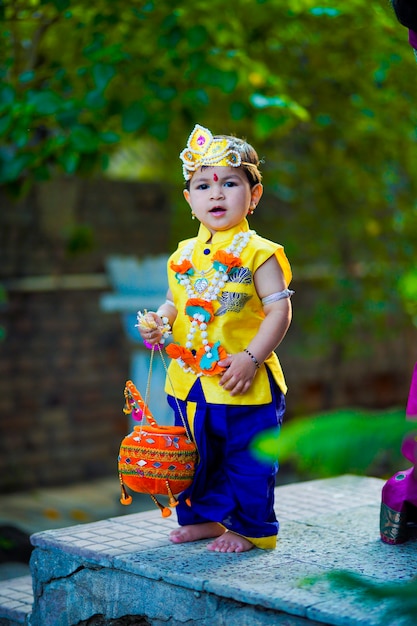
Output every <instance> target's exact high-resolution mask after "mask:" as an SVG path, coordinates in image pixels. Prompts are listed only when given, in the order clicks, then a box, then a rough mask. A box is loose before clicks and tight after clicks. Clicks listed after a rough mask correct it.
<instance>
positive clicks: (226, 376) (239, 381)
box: [219, 352, 257, 396]
mask: <svg viewBox="0 0 417 626" xmlns="http://www.w3.org/2000/svg"><path fill="white" fill-rule="evenodd" d="M219 365H220V366H221V367H226V368H227V369H226V370H225V371H224V372H223V374H222V376H221V379H220V385H221V386H222V387H223V388H224V389H225V390H226V391H229V392H230V395H231V396H237V395H239V394H241V395H242V394H244V393H246V392H247V391H248V389H249V388H250V386H251V384H252V382H253V379H254V378H255V375H256V371H257V367H256V365H255V364H254V363H253V362H252V361H251V360H250V359H248V355H247V354H246V353H245V352H238V353H236V354H231V355H229V356H228V357H227V358H226V359H223V360H222V361H219Z"/></svg>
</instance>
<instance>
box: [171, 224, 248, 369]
mask: <svg viewBox="0 0 417 626" xmlns="http://www.w3.org/2000/svg"><path fill="white" fill-rule="evenodd" d="M254 232H255V231H253V230H249V231H246V232H239V233H237V234H236V235H235V236H234V237H233V240H232V242H231V244H230V246H228V247H227V248H226V250H218V251H217V252H216V253H215V254H214V255H213V257H212V259H211V261H212V266H211V268H210V269H209V270H208V271H206V272H199V274H200V277H197V278H195V274H196V270H195V268H194V266H193V264H192V261H191V259H192V256H193V252H194V246H195V242H190V244H189V245H188V246H186V247H185V249H184V251H183V253H182V255H181V257H180V259H179V263H171V265H170V267H171V269H172V270H173V271H174V272H175V277H176V279H177V281H178V283H179V284H180V285H182V286H183V287H184V289H185V290H186V292H187V295H188V299H187V301H186V303H185V310H184V312H185V314H186V315H187V317H188V318H189V320H190V329H189V331H188V334H187V341H186V344H185V347H184V346H180V345H178V344H170V345H169V346H167V348H166V352H167V354H168V355H169V356H170V357H171V358H173V359H176V360H177V362H178V363H179V365H180V366H181V367H182V368H183V369H184V370H185V371H186V372H193V373H194V374H196V375H197V376H202V375H204V376H215V375H216V374H220V373H221V372H222V371H224V369H225V368H224V367H220V366H219V365H218V362H219V361H221V360H222V359H225V358H226V356H227V353H226V350H225V349H224V348H223V347H222V346H221V345H220V342H219V341H217V342H216V343H213V342H211V341H209V337H208V330H207V329H208V326H209V324H210V323H211V322H212V321H213V319H214V315H215V313H214V307H213V302H214V301H216V300H218V298H219V294H220V293H221V291H222V289H223V287H224V286H225V284H226V283H227V281H228V280H229V278H230V277H231V276H232V275H233V273H234V272H236V271H237V270H238V269H239V268H240V267H241V265H242V261H241V258H240V255H241V253H242V251H243V250H244V249H245V248H246V246H247V245H248V243H249V240H250V238H251V237H252V235H253V234H254ZM197 332H199V333H200V337H201V346H199V347H197V348H196V347H195V344H196V334H197Z"/></svg>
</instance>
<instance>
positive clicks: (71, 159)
mask: <svg viewBox="0 0 417 626" xmlns="http://www.w3.org/2000/svg"><path fill="white" fill-rule="evenodd" d="M79 160H80V157H79V154H78V153H77V152H71V151H69V150H68V151H65V152H64V153H63V154H61V156H60V157H59V159H58V162H59V163H60V164H61V165H62V167H63V169H64V171H65V172H66V173H67V174H75V172H76V171H77V167H78V163H79Z"/></svg>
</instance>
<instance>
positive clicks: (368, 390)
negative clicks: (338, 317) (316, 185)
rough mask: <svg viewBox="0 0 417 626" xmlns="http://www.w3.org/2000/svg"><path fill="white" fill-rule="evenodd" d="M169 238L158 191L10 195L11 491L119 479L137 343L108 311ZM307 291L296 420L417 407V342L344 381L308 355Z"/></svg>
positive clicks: (344, 371) (366, 361) (6, 468)
mask: <svg viewBox="0 0 417 626" xmlns="http://www.w3.org/2000/svg"><path fill="white" fill-rule="evenodd" d="M263 202H264V201H263ZM265 204H266V207H267V206H268V201H266V203H265ZM263 215H264V216H266V217H267V211H266V212H264V213H263ZM255 217H256V216H254V219H253V222H252V226H253V227H254V228H255V229H256V230H258V231H259V232H260V234H263V235H265V236H268V233H269V232H271V226H270V222H268V220H266V221H264V222H263V221H262V219H266V218H262V217H261V216H260V217H256V219H255ZM76 224H77V225H78V227H77V228H76V229H75V228H74V226H75V225H76ZM80 225H81V229H80ZM77 229H78V230H77ZM169 231H170V204H169V201H168V197H167V195H165V193H164V191H163V190H162V188H161V187H159V186H156V185H147V184H136V183H122V182H110V181H102V180H98V181H82V180H71V181H67V180H64V181H55V182H50V183H43V184H40V185H38V186H36V187H35V188H33V190H32V191H31V193H30V194H29V196H27V197H26V198H25V199H24V200H22V201H20V202H18V203H14V202H12V201H11V200H10V199H9V198H7V197H6V196H5V195H4V194H2V192H1V190H0V284H1V283H3V284H4V285H5V287H6V291H7V294H8V301H7V304H6V305H3V306H1V304H0V307H1V308H0V325H2V326H3V327H4V329H5V333H6V334H5V338H4V340H3V341H1V342H0V491H8V490H12V489H15V490H19V489H25V488H36V487H39V486H46V485H60V484H62V485H63V484H67V483H72V482H75V481H85V480H89V479H92V478H96V477H99V476H104V475H105V476H111V475H114V476H115V479H116V480H117V476H116V463H117V453H118V447H119V444H120V440H121V438H122V437H123V436H124V435H125V434H126V433H127V429H128V420H127V418H126V416H125V415H124V414H123V411H122V407H123V397H122V391H123V385H124V382H125V380H126V377H127V376H128V375H129V363H130V356H131V352H132V345H131V343H130V341H129V340H128V338H127V336H126V335H125V332H124V330H123V325H122V321H121V316H120V315H119V314H118V313H106V312H104V311H103V310H102V309H101V308H100V299H101V297H102V295H103V294H104V293H106V292H109V291H112V286H111V285H110V284H109V282H108V276H107V274H106V267H105V261H106V258H107V257H108V256H109V255H114V254H123V255H135V256H137V257H138V258H143V257H145V256H149V255H159V254H164V255H166V254H167V253H168V251H169V249H170V242H169ZM271 238H272V237H271ZM293 288H294V289H295V290H296V296H295V298H294V308H295V315H294V322H293V325H292V326H291V329H290V331H289V333H288V335H287V337H286V339H285V341H284V342H283V344H282V346H281V347H280V349H279V355H280V359H281V361H282V364H283V367H284V371H285V374H286V378H287V382H288V384H289V390H290V391H289V394H288V398H287V406H288V413H287V419H291V417H292V416H293V415H295V414H299V413H300V412H305V413H308V412H313V411H319V410H323V409H326V408H332V407H334V406H347V405H348V406H354V405H360V406H366V407H378V408H384V407H388V406H392V405H405V402H406V398H407V393H408V387H409V383H410V376H411V371H412V364H413V358H415V355H414V354H413V350H414V348H413V346H415V345H416V342H415V335H414V336H413V337H411V336H410V335H407V336H401V337H397V338H396V339H395V341H393V340H391V341H382V342H380V343H377V344H375V343H374V344H372V342H371V341H369V342H368V344H369V345H368V353H367V356H366V357H361V358H358V359H357V360H356V361H353V360H350V361H349V362H346V363H344V362H342V363H341V364H340V363H339V365H338V369H337V371H336V370H335V364H334V363H332V362H331V361H329V360H325V359H324V360H323V359H320V358H319V357H315V358H313V357H312V356H311V355H310V356H309V355H306V354H304V353H303V350H302V346H303V341H304V336H303V333H304V331H303V329H302V328H300V327H299V325H298V321H297V309H300V307H308V306H309V305H310V303H311V301H312V299H314V295H315V285H314V282H312V281H303V280H301V279H298V278H297V272H296V271H295V280H294V284H293Z"/></svg>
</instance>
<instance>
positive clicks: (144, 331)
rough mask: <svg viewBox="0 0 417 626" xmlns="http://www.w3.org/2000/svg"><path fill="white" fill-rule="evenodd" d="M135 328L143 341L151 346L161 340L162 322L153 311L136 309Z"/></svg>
mask: <svg viewBox="0 0 417 626" xmlns="http://www.w3.org/2000/svg"><path fill="white" fill-rule="evenodd" d="M137 328H138V330H139V333H140V336H141V337H142V339H143V341H146V342H147V343H149V344H150V345H151V346H154V345H156V344H158V343H161V342H162V338H163V329H164V323H163V321H162V319H161V318H160V317H159V315H157V313H155V312H154V311H145V313H141V311H138V323H137Z"/></svg>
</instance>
